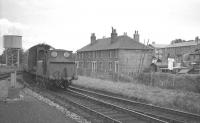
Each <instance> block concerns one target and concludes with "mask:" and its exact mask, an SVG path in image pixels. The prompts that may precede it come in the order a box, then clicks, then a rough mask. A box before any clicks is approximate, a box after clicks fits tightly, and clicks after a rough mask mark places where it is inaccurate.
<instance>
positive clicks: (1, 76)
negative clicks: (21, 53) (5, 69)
mask: <svg viewBox="0 0 200 123" xmlns="http://www.w3.org/2000/svg"><path fill="white" fill-rule="evenodd" d="M9 76H10V73H2V74H0V80H3V79H6V78H8V77H9Z"/></svg>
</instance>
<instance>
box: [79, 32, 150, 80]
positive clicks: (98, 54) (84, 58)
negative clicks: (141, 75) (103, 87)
mask: <svg viewBox="0 0 200 123" xmlns="http://www.w3.org/2000/svg"><path fill="white" fill-rule="evenodd" d="M90 39H91V42H90V44H88V45H86V46H84V47H83V48H81V49H79V50H78V51H77V57H76V64H77V68H78V73H79V74H81V75H87V76H94V77H103V78H112V79H114V78H116V77H118V76H119V75H122V74H126V75H130V74H134V73H137V72H141V71H143V70H144V69H145V68H147V67H149V66H150V64H151V61H152V52H153V49H152V48H150V47H147V46H145V45H144V44H142V43H140V42H139V34H138V31H135V34H134V35H133V38H131V37H129V36H127V34H126V33H124V35H120V36H118V34H117V32H116V29H113V28H112V33H111V37H108V38H102V39H96V36H95V34H94V33H92V35H91V38H90Z"/></svg>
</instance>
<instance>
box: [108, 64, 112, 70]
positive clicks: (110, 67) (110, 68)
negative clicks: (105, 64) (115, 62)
mask: <svg viewBox="0 0 200 123" xmlns="http://www.w3.org/2000/svg"><path fill="white" fill-rule="evenodd" d="M109 70H110V71H111V70H112V62H109Z"/></svg>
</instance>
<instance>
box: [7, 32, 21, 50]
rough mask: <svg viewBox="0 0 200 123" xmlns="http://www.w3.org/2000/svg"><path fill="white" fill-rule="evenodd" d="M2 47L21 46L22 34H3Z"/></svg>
mask: <svg viewBox="0 0 200 123" xmlns="http://www.w3.org/2000/svg"><path fill="white" fill-rule="evenodd" d="M3 44H4V48H5V49H7V48H20V49H21V48H22V36H19V35H4V36H3Z"/></svg>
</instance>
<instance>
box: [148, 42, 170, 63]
mask: <svg viewBox="0 0 200 123" xmlns="http://www.w3.org/2000/svg"><path fill="white" fill-rule="evenodd" d="M149 46H150V47H152V48H153V49H154V51H153V54H154V57H155V58H156V59H157V60H158V61H159V62H162V58H163V55H164V54H163V50H162V48H165V47H167V45H166V44H156V43H155V42H152V44H149Z"/></svg>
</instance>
